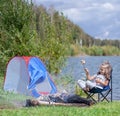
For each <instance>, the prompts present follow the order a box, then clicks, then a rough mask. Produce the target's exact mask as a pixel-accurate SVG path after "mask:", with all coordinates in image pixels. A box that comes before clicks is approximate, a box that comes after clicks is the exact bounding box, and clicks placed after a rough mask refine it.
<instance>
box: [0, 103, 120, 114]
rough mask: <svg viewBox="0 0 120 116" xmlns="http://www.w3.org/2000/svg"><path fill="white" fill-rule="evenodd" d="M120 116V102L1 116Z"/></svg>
mask: <svg viewBox="0 0 120 116" xmlns="http://www.w3.org/2000/svg"><path fill="white" fill-rule="evenodd" d="M22 115H23V116H120V102H112V103H107V102H103V103H99V104H95V105H93V106H90V107H68V106H37V107H24V108H16V109H14V108H13V109H2V110H0V116H22Z"/></svg>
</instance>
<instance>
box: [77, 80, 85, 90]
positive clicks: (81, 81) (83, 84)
mask: <svg viewBox="0 0 120 116" xmlns="http://www.w3.org/2000/svg"><path fill="white" fill-rule="evenodd" d="M78 85H79V87H80V88H81V89H85V88H86V81H83V80H78Z"/></svg>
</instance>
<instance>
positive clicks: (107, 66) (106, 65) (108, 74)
mask: <svg viewBox="0 0 120 116" xmlns="http://www.w3.org/2000/svg"><path fill="white" fill-rule="evenodd" d="M101 68H104V70H105V74H104V75H105V77H106V79H108V80H110V77H111V73H112V67H111V65H110V63H109V62H108V61H106V62H103V63H102V64H101V66H100V69H101ZM98 74H100V71H99V72H98Z"/></svg>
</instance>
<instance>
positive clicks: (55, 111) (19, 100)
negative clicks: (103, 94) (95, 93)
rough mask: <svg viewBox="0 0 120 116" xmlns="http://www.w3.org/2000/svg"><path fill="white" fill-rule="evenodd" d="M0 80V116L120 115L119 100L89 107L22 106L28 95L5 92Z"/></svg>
mask: <svg viewBox="0 0 120 116" xmlns="http://www.w3.org/2000/svg"><path fill="white" fill-rule="evenodd" d="M1 80H2V79H1ZM1 80H0V116H21V115H23V116H120V110H119V109H120V101H113V102H110V103H107V102H101V103H97V104H94V105H92V106H90V107H75V106H53V105H52V106H45V105H41V106H36V107H23V106H24V105H25V100H26V99H28V98H31V97H29V96H24V95H19V94H14V93H9V92H5V91H3V89H2V86H1V84H2V81H1Z"/></svg>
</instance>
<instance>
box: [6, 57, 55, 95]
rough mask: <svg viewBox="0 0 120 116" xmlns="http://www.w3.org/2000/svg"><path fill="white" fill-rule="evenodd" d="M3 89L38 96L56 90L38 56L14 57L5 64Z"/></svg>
mask: <svg viewBox="0 0 120 116" xmlns="http://www.w3.org/2000/svg"><path fill="white" fill-rule="evenodd" d="M4 90H6V91H12V92H15V93H20V94H25V95H30V96H33V97H39V96H40V95H43V94H44V95H46V94H53V93H56V92H57V89H56V86H55V84H54V83H53V81H52V79H51V77H50V75H49V73H48V71H47V70H46V67H45V65H44V64H43V62H42V61H41V60H40V59H39V58H38V57H14V58H12V59H11V60H10V61H9V62H8V65H7V69H6V75H5V79H4Z"/></svg>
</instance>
